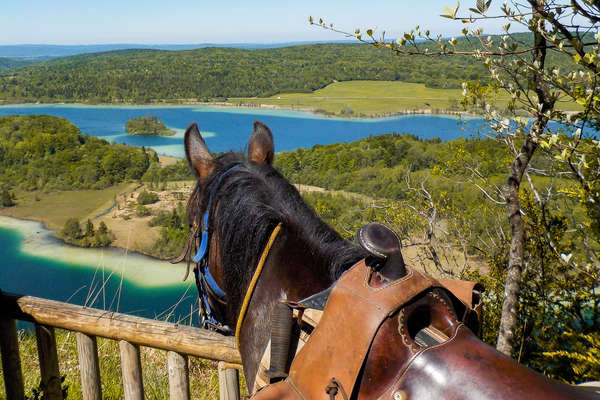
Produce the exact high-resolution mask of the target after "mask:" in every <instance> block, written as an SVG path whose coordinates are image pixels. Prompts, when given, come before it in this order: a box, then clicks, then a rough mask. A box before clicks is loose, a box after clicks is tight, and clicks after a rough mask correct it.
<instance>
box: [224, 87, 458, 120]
mask: <svg viewBox="0 0 600 400" xmlns="http://www.w3.org/2000/svg"><path fill="white" fill-rule="evenodd" d="M461 98H462V90H461V89H434V88H427V87H425V85H423V84H419V83H407V82H399V81H393V82H390V81H347V82H335V83H332V84H331V85H328V86H326V87H324V88H323V89H318V90H315V91H313V92H312V93H287V94H279V95H275V96H272V97H267V98H231V99H230V101H231V102H232V103H243V104H268V105H274V106H278V107H283V108H300V109H307V108H308V109H312V110H323V111H325V112H326V113H331V114H336V115H346V116H361V115H364V116H381V115H389V114H397V113H404V112H406V111H410V110H432V109H433V110H434V111H435V109H443V110H449V109H451V108H457V107H458V105H459V103H460V100H461Z"/></svg>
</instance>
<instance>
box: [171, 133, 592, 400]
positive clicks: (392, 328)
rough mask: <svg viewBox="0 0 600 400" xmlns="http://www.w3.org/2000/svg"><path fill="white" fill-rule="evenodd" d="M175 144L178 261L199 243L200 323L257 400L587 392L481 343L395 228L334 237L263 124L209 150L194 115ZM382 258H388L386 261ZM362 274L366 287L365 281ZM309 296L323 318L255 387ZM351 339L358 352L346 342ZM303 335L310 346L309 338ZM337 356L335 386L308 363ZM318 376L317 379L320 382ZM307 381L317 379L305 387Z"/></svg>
mask: <svg viewBox="0 0 600 400" xmlns="http://www.w3.org/2000/svg"><path fill="white" fill-rule="evenodd" d="M184 145H185V153H186V158H187V161H188V164H189V166H190V168H191V170H192V172H193V173H194V175H195V177H196V179H197V184H196V186H195V188H194V190H193V192H192V194H191V196H190V199H189V201H188V207H187V210H188V220H189V221H188V222H189V224H190V230H191V234H190V237H189V239H188V242H187V243H186V246H185V249H184V250H183V252H182V255H181V256H180V257H179V258H178V260H177V261H180V260H184V259H187V260H188V272H189V266H190V263H191V260H192V256H194V253H195V252H196V250H197V253H196V254H195V256H194V257H193V262H194V263H195V266H194V273H195V275H196V283H197V285H198V290H199V293H200V305H201V314H202V324H203V326H204V327H208V328H212V329H215V330H217V331H220V332H223V333H226V334H235V336H236V343H237V345H238V349H239V351H240V354H241V358H242V364H243V371H244V375H245V377H246V383H247V385H248V390H249V392H250V394H251V395H254V396H255V398H256V399H278V398H282V399H283V398H286V399H288V398H289V399H301V398H329V399H337V398H344V399H346V398H356V399H376V398H393V399H395V400H401V399H412V398H451V399H497V398H503V399H517V398H523V397H525V396H528V397H532V398H544V399H587V398H590V399H592V398H597V397H595V396H594V395H593V394H590V393H588V392H583V391H580V390H577V389H575V388H573V387H571V386H569V385H566V384H561V383H557V382H553V381H550V380H549V379H547V378H545V377H544V376H543V375H541V374H539V373H537V372H534V371H532V370H530V369H528V368H526V367H524V366H522V365H520V364H518V363H516V362H515V361H513V360H512V359H510V358H508V357H505V356H504V355H502V354H500V353H499V352H497V351H496V350H495V349H493V348H492V347H490V346H488V345H486V344H484V343H483V342H481V341H480V340H479V338H478V337H477V336H476V335H475V334H473V333H472V331H471V329H472V330H477V323H476V322H475V323H468V321H466V320H465V318H461V315H462V316H463V317H464V316H465V315H467V314H468V313H467V311H468V308H469V307H467V306H465V305H464V304H466V303H464V304H462V303H461V301H459V298H460V297H461V296H460V295H456V293H457V292H459V291H460V290H461V289H458V290H454V291H453V290H452V285H444V284H441V283H440V282H439V281H437V280H434V279H433V278H430V277H427V276H426V275H424V274H421V273H419V272H418V271H416V270H413V269H410V268H409V267H408V266H406V265H405V264H404V261H403V259H402V257H401V251H400V248H401V243H400V241H399V239H398V238H397V236H395V234H393V232H392V233H390V232H389V231H387V230H386V229H385V228H382V227H381V226H377V225H375V226H371V227H369V228H368V229H365V230H362V231H361V232H360V235H359V243H360V245H357V244H354V243H351V242H349V241H347V240H345V239H343V238H342V237H341V236H340V235H339V234H338V233H337V232H336V231H335V230H333V229H332V228H331V227H330V226H329V225H327V224H326V223H325V222H323V221H322V220H321V219H320V218H319V217H318V216H317V215H316V214H315V212H314V211H313V210H312V209H311V208H310V207H309V206H308V205H307V204H306V203H305V202H304V201H303V199H302V197H301V196H300V194H299V192H298V190H297V189H296V188H295V187H294V186H293V185H292V184H291V183H289V182H288V181H287V180H286V179H285V178H284V177H283V176H282V175H281V174H280V173H279V172H278V171H277V170H276V169H275V168H274V167H273V159H274V156H275V147H274V141H273V134H272V132H271V130H270V129H269V128H268V127H267V126H266V125H265V124H263V123H262V122H258V121H255V122H254V129H253V132H252V134H251V136H250V139H249V142H248V146H247V152H245V153H246V154H244V153H234V152H229V153H225V154H223V155H220V156H218V157H214V156H213V155H212V154H211V152H210V151H209V149H208V147H207V146H206V143H205V141H204V139H203V138H202V136H201V134H200V132H199V130H198V126H197V124H196V123H192V124H191V125H190V126H189V127H188V128H187V130H186V132H185V136H184ZM361 239H362V240H361ZM386 246H387V247H386ZM382 253H383V254H382ZM377 255H381V256H382V257H380V258H379V260H384V259H386V257H387V258H388V261H385V262H383V264H381V265H384V267H383V269H379V270H377V269H376V268H375V267H374V265H378V264H377V263H378V262H379V261H377V260H376V259H377V257H375V258H374V256H377ZM388 256H389V257H388ZM392 261H393V262H392ZM386 265H392V267H390V268H388V271H385V268H387V267H386ZM373 271H376V273H374V274H373ZM186 277H187V274H186ZM363 277H364V278H363ZM409 278H410V279H409ZM371 280H373V282H375V283H374V286H373V288H369V287H367V286H370V282H371ZM353 281H355V282H358V283H355V288H354V289H348V288H349V287H350V286H349V285H350V283H351V282H353ZM336 282H337V283H336ZM349 282H350V283H349ZM361 282H362V284H359V283H361ZM365 282H366V283H368V285H367V284H366V283H365ZM377 282H379V283H377ZM342 283H343V285H342ZM400 284H402V285H404V286H402V285H400ZM344 285H345V286H344ZM407 285H408V286H407ZM332 286H333V289H331V288H332ZM338 286H340V287H342V288H340V289H337V287H338ZM344 287H345V289H344ZM356 288H358V289H356ZM415 288H417V289H418V290H417V289H415ZM448 288H450V289H448ZM367 289H368V291H369V290H370V291H371V292H373V293H375V292H377V293H375V295H378V296H380V297H378V298H376V297H373V299H378V300H372V299H371V300H369V299H368V296H370V294H369V293H366V292H365V293H366V294H365V293H363V294H361V293H362V292H361V293H358V294H357V290H358V291H361V290H367ZM384 289H385V290H389V292H385V291H384ZM344 290H345V291H346V292H348V290H350V291H352V290H354V291H355V292H356V293H353V295H354V298H355V299H358V300H357V301H356V302H352V303H347V302H346V303H345V301H347V300H345V299H346V297H344V296H343V292H344ZM318 293H322V294H325V300H324V301H325V302H326V305H325V311H324V313H323V319H322V321H321V323H319V325H317V327H316V328H315V329H314V333H313V335H311V338H310V339H309V340H308V342H307V344H306V345H305V347H304V348H303V349H302V350H300V352H299V353H298V356H297V357H296V358H295V359H293V360H292V359H291V358H292V357H293V355H292V357H290V360H289V362H287V368H288V371H286V373H285V374H284V375H283V376H280V377H279V379H277V380H278V382H277V383H274V384H272V385H270V386H268V387H267V388H266V389H264V390H260V391H258V392H257V393H253V392H254V387H255V380H256V377H257V374H258V372H259V366H260V363H261V359H262V358H263V355H264V354H265V350H266V349H267V348H268V347H269V346H270V341H271V337H272V333H273V329H274V328H277V324H276V323H275V320H276V319H277V318H276V317H277V315H278V314H277V310H278V307H279V305H281V304H282V302H285V303H287V304H302V303H303V302H304V303H306V301H305V300H306V299H307V298H311V296H313V297H314V296H315V294H318ZM386 293H389V294H386ZM382 294H384V295H383V297H382V296H381V295H382ZM327 295H328V296H330V297H329V300H327ZM470 296H471V292H469V293H467V296H466V298H467V299H468V298H470ZM321 297H323V296H321ZM396 297H397V298H398V299H399V300H398V302H396V303H394V305H392V306H390V307H391V308H389V310H388V311H386V312H385V313H384V314H382V317H381V318H380V319H379V320H377V319H374V318H373V317H372V315H373V312H374V311H373V310H375V311H377V310H379V311H381V309H382V307H381V306H380V304H376V303H378V302H379V303H386V301H387V300H388V299H389V298H396ZM462 297H463V298H464V297H465V296H462ZM365 298H367V300H368V301H363V302H362V303H361V299H365ZM388 302H389V301H388ZM359 303H360V304H363V305H364V307H363V306H360V305H359ZM390 304H391V303H390ZM361 307H362V308H361ZM353 308H354V309H355V311H356V312H353ZM384 308H385V307H384ZM360 310H363V312H360ZM336 313H337V315H336ZM470 315H471V316H472V314H470ZM403 318H404V319H403ZM342 320H345V321H347V323H344V322H342ZM369 324H370V325H369ZM436 324H437V325H436ZM367 325H369V326H372V327H373V333H372V336H373V337H367V336H369V334H366V335H363V336H365V338H364V339H356V340H355V339H353V338H355V337H360V336H361V329H363V328H364V326H367ZM427 325H431V327H432V329H433V331H434V332H437V333H438V334H439V336H441V337H442V339H439V340H438V341H435V340H434V341H433V342H432V343H424V342H422V341H421V342H419V341H418V340H417V338H416V335H417V336H418V332H417V331H419V332H421V330H420V327H425V326H427ZM434 325H436V326H437V328H435V327H434ZM321 326H323V328H321ZM469 327H470V328H471V329H469ZM438 328H439V329H438ZM327 329H329V331H327ZM336 330H337V331H336ZM336 332H337V333H336ZM355 333H356V335H355ZM313 336H315V337H318V338H317V339H314V340H313ZM435 336H436V335H435V334H434V335H433V336H432V337H435ZM319 338H320V339H319ZM344 338H346V339H344ZM430 338H431V337H430ZM319 340H320V341H321V342H323V343H325V344H323V343H321V344H318V343H317V342H318V341H319ZM344 340H346V341H344ZM361 340H362V341H363V342H364V345H363V347H364V349H363V350H364V353H365V354H364V355H359V354H358V352H356V351H355V349H354V347H353V346H356V345H357V344H356V343H354V342H360V341H361ZM311 341H313V342H314V343H317V344H314V345H312V347H311V345H309V344H310V343H311ZM426 341H427V340H426ZM319 343H320V342H319ZM327 343H329V344H332V343H333V344H332V345H331V346H333V347H334V348H336V349H337V350H336V352H337V354H334V353H336V352H333V351H332V350H331V349H330V350H328V351H329V353H327V352H323V351H322V347H321V348H319V346H327ZM361 343H362V342H361ZM331 346H330V347H331ZM336 346H337V347H336ZM311 348H312V352H311V351H310V349H311ZM305 350H306V351H305ZM355 353H356V354H355ZM344 357H345V358H344ZM338 358H339V361H337V360H338ZM345 359H347V360H348V361H347V362H346V363H347V364H352V365H354V366H355V367H353V368H354V370H353V371H352V373H350V374H348V376H350V377H351V379H350V378H349V379H346V378H344V379H346V381H343V382H341V383H340V381H339V380H336V379H335V376H325V375H327V373H328V372H327V371H321V369H320V367H322V366H323V367H324V366H329V367H331V368H333V370H334V371H337V369H336V368H338V366H336V363H345V361H344V360H345ZM298 360H300V361H298ZM298 363H300V364H301V365H297V364H298ZM302 363H304V364H302ZM284 364H285V363H284ZM290 364H291V367H290ZM290 368H291V370H290ZM338 369H339V368H338ZM287 372H289V376H288V377H287V378H286V379H283V380H281V378H285V377H286V376H287ZM321 372H322V373H321ZM311 374H312V375H311ZM340 374H341V375H340V376H345V375H344V374H343V373H340ZM321 375H323V376H324V377H321ZM292 378H294V379H295V381H294V379H292ZM323 379H325V380H327V382H329V385H322V384H321V380H323ZM277 380H275V379H274V382H275V381H277ZM323 382H325V381H323ZM317 384H318V385H321V386H319V387H318V388H316V389H314V388H311V387H310V386H311V385H313V386H314V385H317ZM323 386H326V387H323ZM272 388H274V389H272ZM338 389H339V390H338Z"/></svg>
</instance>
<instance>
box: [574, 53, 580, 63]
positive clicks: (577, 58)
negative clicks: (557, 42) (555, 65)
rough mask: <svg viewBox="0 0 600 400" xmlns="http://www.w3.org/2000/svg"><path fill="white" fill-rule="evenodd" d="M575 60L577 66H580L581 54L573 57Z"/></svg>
mask: <svg viewBox="0 0 600 400" xmlns="http://www.w3.org/2000/svg"><path fill="white" fill-rule="evenodd" d="M573 60H575V64H579V62H580V61H581V56H580V55H579V54H575V55H574V56H573Z"/></svg>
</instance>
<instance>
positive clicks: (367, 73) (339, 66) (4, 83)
mask: <svg viewBox="0 0 600 400" xmlns="http://www.w3.org/2000/svg"><path fill="white" fill-rule="evenodd" d="M483 74H484V69H483V67H482V66H481V65H475V64H473V62H472V60H471V59H470V58H467V57H456V58H452V59H451V60H450V59H444V58H431V57H410V58H408V57H407V58H398V57H396V56H395V55H393V54H391V53H390V52H389V51H386V50H383V49H376V48H374V47H372V46H366V45H361V44H313V45H301V46H292V47H283V48H275V49H259V50H245V49H234V48H203V49H196V50H185V51H159V50H122V51H113V52H106V53H94V54H85V55H78V56H72V57H65V58H61V59H56V60H51V61H47V62H44V63H40V64H36V65H31V66H29V67H26V68H21V69H19V70H15V71H4V72H3V73H0V100H4V101H9V102H27V101H43V102H53V101H66V102H69V101H71V102H139V103H148V102H152V101H155V100H158V99H160V100H166V101H169V100H171V101H173V100H175V101H176V100H182V99H185V100H201V101H202V100H211V99H217V98H227V97H238V96H239V97H251V96H270V95H273V94H277V93H282V92H303V91H311V90H314V89H317V88H321V87H324V86H326V85H328V84H330V83H332V82H334V81H347V80H391V81H394V80H400V81H406V82H417V83H425V84H426V85H428V86H432V87H459V86H460V84H461V83H462V82H463V81H464V80H472V79H477V78H478V77H479V76H482V75H483Z"/></svg>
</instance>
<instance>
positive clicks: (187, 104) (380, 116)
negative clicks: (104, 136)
mask: <svg viewBox="0 0 600 400" xmlns="http://www.w3.org/2000/svg"><path fill="white" fill-rule="evenodd" d="M257 99H258V98H257ZM32 106H39V107H47V106H67V107H69V106H73V107H109V108H110V107H120V108H129V107H130V108H164V107H167V108H169V107H172V108H176V107H189V108H194V107H213V108H221V109H232V108H239V109H247V110H252V109H255V110H267V111H268V110H281V111H296V112H304V113H309V114H311V115H313V116H316V117H320V118H337V119H342V120H361V119H369V120H371V119H372V120H376V119H387V118H395V117H403V116H417V115H427V116H439V117H454V118H456V117H467V118H484V116H483V115H482V114H476V113H472V112H467V111H464V112H463V111H450V110H444V111H443V112H438V113H434V112H432V110H431V109H405V110H402V111H399V112H395V113H382V114H364V115H360V116H345V115H337V114H325V113H319V112H316V110H317V109H316V108H314V107H285V106H279V105H274V104H265V103H259V104H255V103H232V102H229V101H224V102H194V101H182V102H177V103H172V102H165V103H144V104H139V103H78V102H72V103H71V102H54V103H43V102H35V103H33V102H32V103H6V102H3V101H1V100H0V107H32Z"/></svg>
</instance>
